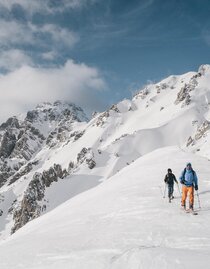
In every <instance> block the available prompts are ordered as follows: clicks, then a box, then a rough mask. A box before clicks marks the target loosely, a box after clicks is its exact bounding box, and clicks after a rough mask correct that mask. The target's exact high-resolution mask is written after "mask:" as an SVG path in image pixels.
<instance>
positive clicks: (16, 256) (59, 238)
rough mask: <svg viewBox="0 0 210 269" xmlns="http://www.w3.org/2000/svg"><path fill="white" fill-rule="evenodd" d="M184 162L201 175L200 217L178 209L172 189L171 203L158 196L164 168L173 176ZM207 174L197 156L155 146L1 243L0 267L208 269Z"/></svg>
mask: <svg viewBox="0 0 210 269" xmlns="http://www.w3.org/2000/svg"><path fill="white" fill-rule="evenodd" d="M188 161H191V162H192V164H193V167H194V169H195V170H196V171H197V173H198V177H199V188H200V189H199V190H200V198H201V202H202V209H201V210H200V211H199V215H198V216H193V215H188V214H186V213H184V212H182V211H180V209H179V208H180V197H179V193H178V191H177V189H175V196H176V199H175V200H174V201H173V203H172V204H169V203H168V202H167V199H163V198H162V193H161V192H163V183H162V182H163V177H164V174H165V172H166V168H168V167H171V168H172V169H173V171H174V173H175V174H176V175H177V176H178V175H179V174H180V171H181V170H182V169H183V167H184V165H185V163H186V162H188ZM209 173H210V166H209V161H208V160H207V159H205V158H203V157H199V156H196V155H194V154H192V153H186V152H184V151H183V150H181V149H179V148H177V147H168V148H162V149H158V150H155V151H153V152H151V153H149V154H147V155H145V156H143V157H140V158H138V160H136V161H135V162H134V163H133V164H131V165H130V166H128V167H126V168H124V169H122V170H121V171H120V172H119V173H117V174H116V175H115V176H113V177H111V178H110V179H109V180H107V181H105V182H103V183H102V184H100V185H99V186H98V187H95V188H93V189H91V190H89V191H86V192H84V193H82V194H80V195H78V196H75V197H74V198H72V199H70V200H69V201H67V202H66V203H64V204H62V205H60V206H59V207H57V208H56V209H54V210H52V211H51V212H49V213H48V214H46V215H44V216H42V217H40V218H38V219H36V220H34V221H32V222H30V223H28V224H26V226H24V227H23V228H22V229H20V230H19V231H17V232H16V233H15V234H14V235H12V236H11V237H10V238H9V239H7V240H5V241H4V242H1V244H0V253H1V259H0V267H1V269H10V268H36V269H47V268H51V269H53V268H62V269H67V268H72V269H77V268H78V269H89V268H90V269H93V268H97V269H107V268H109V269H118V268H120V269H121V268H124V269H125V268H126V269H136V268H141V269H159V268H165V269H168V268H170V269H173V268H174V269H177V268H192V269H197V268H200V269H204V268H208V265H209V264H210V256H209V251H210V226H209V222H210V198H209V191H208V190H209V187H210V180H209V177H208V175H209ZM54 184H57V185H60V184H63V183H62V182H57V183H54ZM160 187H161V188H160ZM60 195H62V194H60ZM195 208H198V204H197V200H195Z"/></svg>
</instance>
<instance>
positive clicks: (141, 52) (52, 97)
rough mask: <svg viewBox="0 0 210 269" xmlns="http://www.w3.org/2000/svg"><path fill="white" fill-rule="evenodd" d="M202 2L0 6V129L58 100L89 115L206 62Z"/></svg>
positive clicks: (27, 1) (207, 26)
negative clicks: (4, 123)
mask: <svg viewBox="0 0 210 269" xmlns="http://www.w3.org/2000/svg"><path fill="white" fill-rule="evenodd" d="M209 14H210V1H209V0H170V1H169V0H130V1H127V0H106V1H105V0H36V1H32V0H0V107H1V113H0V122H2V121H4V120H6V119H7V118H8V117H9V116H12V115H17V114H19V113H25V112H26V111H27V110H29V109H32V108H33V107H34V106H35V105H36V104H37V103H40V102H44V101H50V102H53V101H56V100H63V101H68V102H74V103H76V104H78V105H80V106H82V107H83V109H84V110H85V111H87V113H88V114H91V112H92V111H95V110H96V111H102V110H104V109H106V108H107V107H109V106H110V105H111V104H113V103H116V102H118V101H120V100H122V99H124V98H131V96H132V94H133V93H135V92H136V91H138V90H140V89H141V88H142V87H143V86H144V85H146V84H148V83H151V82H157V81H159V80H161V79H163V78H165V77H167V76H169V75H171V74H182V73H184V72H188V71H196V70H197V69H198V67H199V66H200V65H201V64H206V63H207V64H208V63H210V60H209V56H210V16H209Z"/></svg>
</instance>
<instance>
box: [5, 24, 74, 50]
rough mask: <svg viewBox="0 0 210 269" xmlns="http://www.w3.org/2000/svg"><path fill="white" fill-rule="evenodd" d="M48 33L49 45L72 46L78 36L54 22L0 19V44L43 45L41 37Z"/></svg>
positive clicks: (43, 41)
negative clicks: (40, 22)
mask: <svg viewBox="0 0 210 269" xmlns="http://www.w3.org/2000/svg"><path fill="white" fill-rule="evenodd" d="M46 35H48V44H50V46H56V45H58V44H59V45H60V46H61V47H62V46H68V47H69V48H71V47H73V46H74V45H75V44H76V43H77V41H78V40H79V37H78V36H77V34H76V33H74V32H72V31H70V30H68V29H67V28H61V27H59V26H57V25H55V24H44V25H43V26H37V25H34V24H31V23H27V24H21V23H18V22H15V21H5V20H0V45H4V46H12V45H28V44H29V45H33V44H34V45H44V44H45V41H46V40H43V37H44V36H45V37H46Z"/></svg>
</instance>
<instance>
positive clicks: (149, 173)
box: [0, 65, 210, 269]
mask: <svg viewBox="0 0 210 269" xmlns="http://www.w3.org/2000/svg"><path fill="white" fill-rule="evenodd" d="M209 85H210V66H208V65H203V66H201V67H200V68H199V70H198V72H189V73H187V74H184V75H180V76H170V77H168V78H166V79H164V80H163V81H161V82H159V83H157V84H151V85H147V86H146V87H145V88H144V89H142V90H141V91H139V93H138V94H137V95H136V96H134V97H133V99H132V100H123V101H122V102H120V103H118V104H116V105H113V106H112V107H111V108H110V109H108V110H107V111H105V112H103V113H99V114H96V115H95V116H94V117H93V118H92V119H91V120H90V121H88V120H87V117H86V116H85V114H84V112H83V111H82V109H81V108H78V107H76V106H75V105H73V104H62V103H60V102H56V103H55V104H49V103H47V104H40V105H39V106H38V107H37V108H35V110H33V111H31V112H29V113H28V114H27V116H26V118H25V119H22V117H21V119H19V118H12V119H9V120H8V121H7V123H5V124H2V125H1V126H0V141H1V147H0V155H1V171H2V175H1V176H0V183H1V188H0V199H1V201H0V209H1V216H0V231H1V236H0V240H1V241H0V253H1V259H0V268H1V269H4V268H5V269H6V268H7V269H9V268H36V269H47V268H63V269H65V268H73V269H74V268H75V269H77V268H78V269H83V268H84V269H89V268H90V269H93V268H94V269H95V268H96V269H107V268H110V269H118V268H120V269H128V268H129V269H136V268H143V269H149V268H151V269H155V268H170V269H172V268H192V269H194V268H198V267H199V268H200V269H202V268H208V265H209V264H210V256H209V251H210V226H209V222H210V198H209V193H210V180H209V178H208V175H209V174H210V161H209V159H208V158H210V150H209V142H210V131H209V130H210V109H209V108H210V86H209ZM8 137H9V139H7V138H8ZM24 152H27V154H24ZM188 161H190V162H191V163H192V164H193V167H194V169H195V171H196V172H197V174H198V178H199V194H200V200H201V209H199V208H198V199H197V197H196V196H195V209H197V210H199V211H198V213H199V214H198V215H197V216H193V215H189V214H185V213H184V212H182V211H181V210H180V193H179V191H178V188H176V186H175V199H174V200H173V202H172V203H171V204H169V203H168V200H167V199H163V195H164V188H165V186H164V183H163V178H164V176H165V173H166V170H167V168H169V167H170V168H172V170H173V172H174V173H175V175H176V176H177V177H179V175H180V173H181V171H182V169H183V168H184V166H185V164H186V163H187V162H188ZM180 187H181V186H180ZM11 232H12V233H13V234H12V235H10V234H11Z"/></svg>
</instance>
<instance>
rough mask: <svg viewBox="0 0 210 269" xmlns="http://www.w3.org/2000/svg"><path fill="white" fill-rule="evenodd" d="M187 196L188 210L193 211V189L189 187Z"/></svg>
mask: <svg viewBox="0 0 210 269" xmlns="http://www.w3.org/2000/svg"><path fill="white" fill-rule="evenodd" d="M189 196H190V199H189V202H190V203H189V207H190V209H193V205H194V187H193V186H192V187H189Z"/></svg>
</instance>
